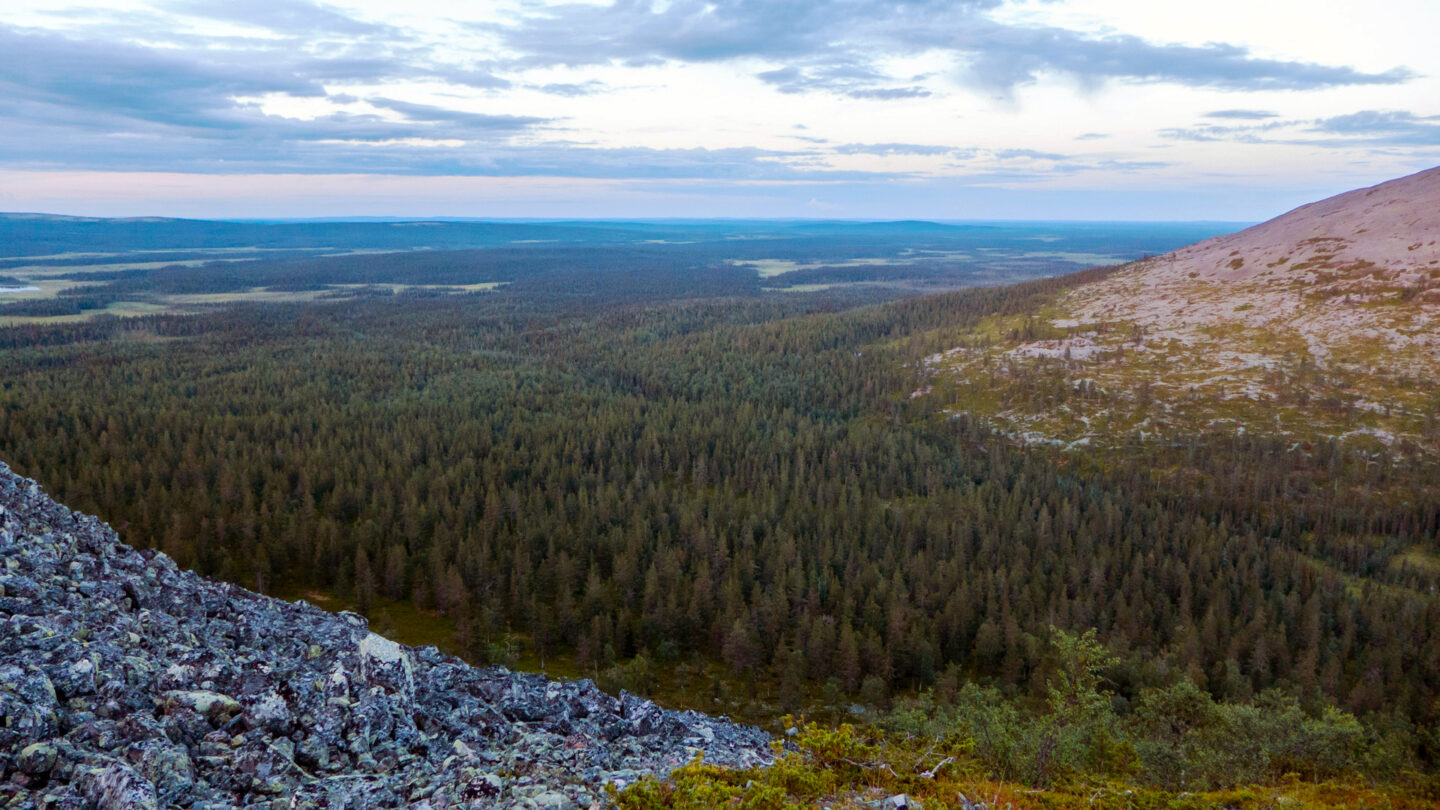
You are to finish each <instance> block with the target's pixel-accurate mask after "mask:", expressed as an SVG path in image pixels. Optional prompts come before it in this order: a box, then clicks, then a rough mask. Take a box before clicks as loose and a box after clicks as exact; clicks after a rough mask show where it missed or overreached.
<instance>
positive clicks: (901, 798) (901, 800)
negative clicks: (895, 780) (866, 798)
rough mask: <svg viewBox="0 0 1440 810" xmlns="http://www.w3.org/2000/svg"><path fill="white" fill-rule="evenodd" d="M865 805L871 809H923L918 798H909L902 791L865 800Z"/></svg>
mask: <svg viewBox="0 0 1440 810" xmlns="http://www.w3.org/2000/svg"><path fill="white" fill-rule="evenodd" d="M865 806H866V807H869V808H872V810H925V806H924V805H922V804H921V803H920V800H919V799H915V798H911V797H910V796H908V795H906V794H904V793H898V794H896V795H894V796H889V797H887V798H884V799H878V800H876V801H873V802H866V803H865Z"/></svg>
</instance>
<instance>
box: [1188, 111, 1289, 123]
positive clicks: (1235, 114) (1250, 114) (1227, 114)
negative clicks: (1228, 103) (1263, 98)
mask: <svg viewBox="0 0 1440 810" xmlns="http://www.w3.org/2000/svg"><path fill="white" fill-rule="evenodd" d="M1205 117H1206V118H1223V119H1229V120H1236V121H1264V120H1265V119H1267V118H1279V117H1280V114H1279V113H1273V112H1270V111H1269V110H1212V111H1211V112H1207V113H1205Z"/></svg>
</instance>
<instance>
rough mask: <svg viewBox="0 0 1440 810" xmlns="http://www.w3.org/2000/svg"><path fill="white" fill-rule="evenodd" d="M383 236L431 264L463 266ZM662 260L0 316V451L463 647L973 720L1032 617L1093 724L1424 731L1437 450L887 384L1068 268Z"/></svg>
mask: <svg viewBox="0 0 1440 810" xmlns="http://www.w3.org/2000/svg"><path fill="white" fill-rule="evenodd" d="M556 250H561V249H559V248H557V249H556ZM406 255H408V256H410V257H411V258H408V259H406V260H405V262H406V264H405V266H407V267H413V268H417V269H414V270H413V272H415V273H417V274H419V275H417V278H418V277H420V276H423V277H424V278H425V279H426V280H428V281H431V282H433V283H441V284H443V283H451V281H448V280H447V279H450V278H451V277H450V276H446V275H445V273H446V272H452V271H449V270H446V269H445V268H443V267H439V268H432V267H430V263H434V262H437V261H451V262H455V261H461V260H463V261H464V263H465V267H470V264H469V263H470V261H471V260H472V259H473V258H474V257H473V256H469V255H466V254H439V253H437V254H406ZM627 255H629V254H627ZM490 259H494V260H495V261H496V262H497V265H498V264H500V263H501V262H500V261H499V259H498V258H497V257H494V256H490V257H487V258H486V260H490ZM336 261H338V260H334V259H303V260H293V261H290V262H287V263H286V264H285V265H284V266H285V267H287V268H288V270H289V271H290V272H289V274H288V275H287V276H286V278H288V279H289V280H290V282H291V283H294V282H295V281H296V279H299V280H300V282H304V281H305V280H306V279H309V280H310V281H312V282H314V283H326V282H329V281H333V280H334V279H333V278H332V277H331V276H329V275H326V274H327V273H329V272H330V270H331V267H332V264H331V263H333V262H336ZM662 264H663V261H661V260H657V261H656V263H655V264H654V265H646V264H645V263H643V262H642V263H640V264H638V265H626V266H625V267H624V268H622V269H617V270H615V271H614V272H611V273H584V274H581V273H576V274H572V275H564V274H562V273H559V271H556V272H557V274H556V275H553V276H551V277H549V278H548V280H547V281H546V283H545V284H543V285H542V284H540V283H539V282H533V280H532V282H533V283H531V284H528V285H527V280H526V279H524V278H520V277H516V278H515V280H514V281H513V282H512V283H511V284H510V285H509V286H508V287H506V288H502V289H501V290H500V291H497V292H487V293H474V294H446V295H437V294H421V293H403V292H402V293H399V294H388V291H386V294H381V293H380V292H376V293H375V294H372V295H363V296H357V297H351V298H347V299H345V300H335V301H321V302H309V303H303V304H267V305H258V304H255V305H242V306H234V307H229V308H224V309H219V310H216V311H214V312H209V313H205V314H200V315H156V316H147V317H138V318H129V319H119V318H110V317H102V318H99V319H97V320H93V321H89V322H85V323H78V324H57V325H48V324H34V325H29V326H21V327H12V328H9V329H5V330H3V331H0V346H3V348H4V351H3V352H0V457H3V458H5V459H6V460H7V461H8V462H9V463H10V464H11V465H12V466H13V467H14V468H15V469H16V470H17V471H18V472H20V473H21V474H23V475H27V476H31V477H34V478H36V479H38V480H39V481H41V482H42V483H43V484H44V485H45V486H46V487H47V488H48V489H49V490H50V491H51V492H52V493H53V494H54V495H55V497H56V498H57V499H59V500H61V501H63V502H65V503H67V504H68V505H69V506H71V507H72V508H75V509H77V510H81V511H86V512H91V513H94V514H98V515H100V516H101V517H102V518H104V519H105V520H107V521H108V522H110V523H112V524H113V525H114V526H116V528H117V529H118V530H119V531H120V532H121V533H122V536H123V537H124V538H125V540H126V541H127V542H129V543H132V544H134V545H139V546H154V547H157V548H160V549H162V550H163V551H165V552H166V553H167V554H170V555H171V556H173V557H174V558H175V559H176V560H177V561H179V563H180V564H181V565H183V566H187V567H192V568H194V569H196V570H198V571H200V572H202V573H206V574H211V575H216V576H220V577H223V578H226V579H229V580H231V581H234V582H237V583H240V584H242V585H245V586H246V587H250V588H254V589H257V590H260V591H264V592H271V593H279V594H284V595H288V596H295V595H305V594H324V595H330V596H333V597H334V598H337V599H340V600H343V601H344V602H345V603H348V604H353V605H355V606H356V607H357V608H358V609H359V610H361V611H372V610H375V609H376V608H377V607H378V606H381V605H395V604H406V605H412V606H414V607H416V608H418V609H421V610H424V611H432V612H434V613H436V614H438V615H439V616H440V617H443V620H444V621H446V622H448V623H449V626H453V628H454V634H453V645H454V649H456V650H457V651H459V652H461V653H463V654H465V655H466V656H467V657H468V658H470V659H471V660H473V661H477V662H486V661H495V660H507V654H508V653H507V648H506V645H507V644H510V643H512V642H513V641H514V640H515V639H521V640H523V643H524V644H525V645H526V646H527V647H528V649H529V650H530V652H531V653H533V654H534V655H537V656H539V657H540V658H541V659H542V660H543V659H544V658H546V657H549V658H551V659H555V658H561V657H563V658H565V659H567V660H570V661H573V663H574V666H575V667H576V669H577V670H578V671H580V672H582V673H585V674H590V675H592V676H595V675H599V674H600V673H603V672H606V671H610V672H615V671H620V672H623V671H624V669H623V668H624V667H625V666H627V665H630V664H633V662H635V661H637V660H638V661H643V662H645V665H646V666H648V667H657V668H675V667H678V666H680V665H682V664H686V662H708V663H713V664H714V665H715V666H717V667H719V668H721V669H722V670H723V672H724V673H727V675H728V677H729V678H730V679H733V682H734V683H737V684H743V683H747V682H750V683H753V682H756V681H765V682H769V683H774V684H777V691H776V693H775V694H776V695H777V700H779V701H780V702H781V703H783V704H784V708H786V709H789V710H800V709H803V708H806V705H807V703H806V700H805V696H806V695H814V694H822V693H823V694H828V695H830V696H831V698H832V700H831V701H830V703H832V704H835V703H837V702H847V701H848V702H856V703H862V704H866V705H869V706H872V707H877V708H889V709H893V710H894V711H895V712H896V713H897V714H896V715H895V716H896V717H897V718H899V719H898V720H894V721H893V722H895V723H899V724H900V725H901V726H904V727H907V728H912V730H914V729H918V728H919V727H920V726H919V725H917V724H919V721H918V720H916V719H915V718H914V715H913V714H912V715H910V716H909V717H910V719H909V720H906V719H905V718H906V716H907V715H905V714H904V712H905V711H906V710H907V707H910V710H911V711H912V712H913V710H914V706H915V705H916V704H915V703H914V701H916V700H923V701H932V703H929V704H925V705H926V706H928V707H929V708H926V709H925V710H924V714H926V715H937V716H944V715H945V712H950V713H951V714H952V715H954V717H955V718H956V719H954V722H956V723H962V722H972V723H973V719H974V718H973V712H974V711H977V710H978V709H976V706H978V705H979V704H977V703H976V699H975V694H976V693H975V692H973V691H967V690H973V689H981V690H990V691H989V692H986V693H985V694H990V695H992V696H993V697H994V701H993V704H994V705H1002V706H1003V705H1011V704H1010V703H1007V701H1010V702H1013V705H1014V706H1016V707H1019V709H1017V710H1024V711H1038V712H1042V713H1043V712H1044V711H1045V707H1046V706H1047V705H1048V704H1047V702H1046V701H1047V699H1048V698H1047V695H1052V694H1053V689H1054V684H1055V677H1056V672H1057V669H1056V667H1057V660H1058V659H1057V657H1056V653H1055V649H1056V647H1055V639H1056V638H1057V636H1056V633H1068V634H1077V635H1078V634H1080V633H1084V632H1085V631H1087V630H1093V631H1094V633H1095V635H1094V636H1093V639H1095V640H1096V644H1097V645H1100V646H1101V647H1103V651H1104V653H1103V666H1097V668H1096V671H1097V672H1102V673H1103V681H1104V684H1105V694H1106V698H1105V701H1104V707H1103V709H1104V712H1109V713H1111V715H1110V716H1112V717H1113V718H1115V722H1117V723H1118V722H1121V721H1122V720H1123V721H1124V722H1127V723H1138V722H1139V720H1138V719H1136V718H1140V717H1150V718H1151V722H1152V725H1153V724H1158V723H1159V722H1160V721H1158V720H1155V717H1156V716H1157V715H1156V714H1155V712H1157V711H1160V709H1159V708H1157V706H1158V705H1159V704H1157V702H1156V701H1159V700H1161V698H1160V697H1156V696H1157V695H1162V696H1169V699H1171V700H1172V701H1189V702H1190V703H1189V704H1187V705H1192V704H1193V705H1201V708H1204V702H1205V701H1210V702H1212V703H1213V704H1214V705H1216V706H1220V707H1222V709H1215V710H1214V711H1231V709H1228V708H1223V707H1238V706H1270V707H1272V708H1273V709H1274V711H1275V712H1278V714H1275V715H1273V717H1281V716H1285V715H1284V712H1286V711H1293V712H1298V713H1299V714H1298V715H1293V716H1292V717H1308V718H1312V719H1316V718H1324V717H1327V716H1331V715H1327V714H1326V713H1327V712H1332V713H1333V712H1343V713H1345V714H1346V716H1350V715H1353V717H1355V718H1360V719H1361V720H1363V722H1364V723H1365V725H1364V729H1365V731H1364V732H1363V735H1362V736H1364V735H1368V736H1366V739H1368V740H1370V741H1371V742H1370V743H1368V745H1370V748H1367V750H1372V749H1374V747H1375V746H1379V745H1381V744H1382V743H1383V744H1384V745H1388V746H1390V747H1391V748H1392V749H1393V750H1394V751H1397V752H1399V753H1396V754H1394V756H1393V758H1392V759H1393V763H1392V770H1394V771H1395V772H1399V771H1401V770H1405V769H1420V770H1429V769H1433V768H1434V767H1435V763H1436V762H1437V760H1440V748H1437V745H1440V737H1437V735H1436V733H1435V731H1434V729H1435V728H1436V724H1437V721H1440V598H1437V595H1436V589H1437V587H1440V565H1436V564H1435V562H1434V560H1435V559H1436V557H1435V554H1436V552H1437V551H1440V548H1437V543H1436V539H1435V538H1436V536H1437V533H1440V493H1437V486H1436V485H1437V482H1440V476H1437V469H1436V466H1435V463H1434V462H1433V461H1431V460H1425V459H1417V458H1413V457H1412V458H1405V459H1399V458H1391V457H1388V456H1386V455H1385V454H1383V453H1380V454H1376V453H1373V452H1368V451H1367V452H1362V451H1360V450H1357V449H1355V448H1351V447H1348V446H1346V445H1344V444H1340V443H1320V444H1315V445H1311V446H1304V447H1299V446H1294V445H1293V444H1288V443H1286V442H1283V441H1280V440H1277V439H1271V438H1267V437H1265V436H1262V435H1254V434H1247V435H1236V434H1219V433H1217V434H1199V435H1186V436H1173V437H1167V438H1166V439H1165V440H1164V441H1156V440H1154V439H1148V440H1147V439H1142V438H1140V437H1138V436H1137V437H1133V438H1132V439H1131V440H1130V441H1128V442H1127V443H1126V444H1125V445H1124V446H1123V448H1121V450H1119V451H1115V452H1107V453H1093V454H1085V453H1074V452H1068V453H1067V452H1065V451H1062V450H1060V449H1056V448H1049V447H1044V446H1033V445H1032V446H1023V445H1020V444H1018V443H1016V442H1014V441H1013V440H1011V439H1009V438H1007V437H1006V436H1004V435H1001V434H998V433H996V432H994V431H992V430H990V429H989V428H988V427H987V425H986V423H985V422H984V420H983V419H979V418H975V417H972V416H970V415H965V414H950V413H945V412H943V411H939V410H936V409H935V408H934V406H933V405H929V404H926V401H925V400H923V399H915V398H912V397H911V396H910V395H911V392H913V391H915V390H916V389H917V388H919V387H920V386H923V385H924V384H925V383H926V376H925V370H924V368H923V364H922V363H921V360H922V358H924V357H925V356H927V355H929V354H932V353H934V352H935V351H938V350H940V349H943V348H947V347H948V346H950V345H954V344H953V341H954V340H955V339H956V335H959V334H962V333H965V332H966V330H968V329H970V328H971V327H973V326H974V324H975V323H977V322H978V321H979V320H980V319H983V318H987V317H994V316H996V315H1016V314H1023V313H1025V312H1028V311H1031V310H1032V309H1033V308H1034V307H1035V306H1036V305H1037V302H1040V301H1042V300H1045V298H1046V297H1047V296H1053V295H1054V294H1055V293H1056V292H1057V291H1058V290H1061V289H1064V288H1065V287H1066V286H1068V285H1072V284H1076V283H1080V282H1082V281H1084V280H1086V279H1087V278H1093V277H1095V276H1096V275H1097V274H1100V273H1104V272H1106V271H1104V270H1096V271H1089V272H1088V273H1082V274H1076V275H1071V276H1067V277H1062V278H1058V279H1047V280H1040V281H1032V282H1027V283H1024V284H1019V285H1013V286H1008V287H998V288H977V289H972V290H963V291H958V292H951V293H946V294H942V295H930V296H924V297H912V298H903V299H900V300H885V299H887V298H889V297H892V296H880V295H876V294H874V293H873V292H872V291H867V290H865V289H854V288H844V287H842V288H836V289H834V290H830V291H826V292H823V293H813V294H805V295H793V294H789V295H779V294H774V293H770V294H767V293H765V292H764V291H763V290H761V289H760V288H759V287H758V285H756V284H754V283H753V278H754V276H753V273H751V274H750V275H748V276H746V275H745V274H744V273H742V272H741V271H740V270H737V269H734V268H731V269H730V270H726V269H724V268H708V269H701V268H697V269H695V270H694V271H691V272H683V273H677V272H675V271H673V270H672V271H666V270H664V269H663V268H662V266H661V265H662ZM280 266H281V265H279V264H276V265H273V266H272V267H280ZM301 269H304V272H301V271H300V270H301ZM432 270H433V271H434V272H432ZM255 272H266V273H269V272H272V270H268V269H266V270H261V269H259V268H258V267H257V270H256V271H255ZM273 272H276V273H277V274H278V273H279V271H278V270H275V271H273ZM358 272H360V273H361V275H362V277H361V278H360V282H362V283H368V281H370V280H373V279H369V278H368V277H363V274H364V272H365V271H364V270H363V267H362V269H361V270H360V271H358ZM386 272H397V271H395V270H394V266H393V265H390V266H389V269H387V270H386ZM453 272H455V273H457V274H459V273H461V271H458V270H456V271H453ZM465 272H470V271H469V270H466V271H465ZM187 273H188V271H183V272H182V271H180V270H176V271H174V275H175V278H176V279H178V280H177V281H176V282H175V283H180V281H183V279H185V278H188V277H190V276H188V275H187ZM277 278H278V275H277ZM347 278H349V279H353V278H355V277H354V276H347ZM456 278H458V275H457V276H456ZM132 280H133V281H132ZM109 281H110V283H112V284H115V285H124V284H126V283H139V282H140V281H143V282H144V283H145V284H147V285H155V284H163V283H169V282H168V281H167V278H166V277H165V275H164V274H160V275H158V276H157V275H155V274H153V273H152V274H146V275H144V276H143V277H142V276H139V275H131V276H127V275H125V274H123V273H121V274H118V275H115V276H114V277H112V278H110V279H109ZM252 281H253V279H251V280H248V281H246V283H247V284H249V283H252ZM216 283H219V282H216ZM261 283H277V282H273V281H271V280H269V279H268V278H267V279H265V280H263V281H262V282H261ZM101 289H103V288H101ZM561 289H564V290H569V293H570V294H553V293H555V291H556V290H561ZM375 612H376V613H378V611H375ZM372 618H373V617H372ZM437 621H438V619H437ZM1059 638H1062V639H1063V638H1069V636H1060V637H1059ZM1097 649H1099V648H1098V647H1097ZM511 660H513V659H511ZM617 668H618V670H617ZM967 685H968V686H967ZM641 688H643V686H642V687H641ZM717 688H718V687H717ZM1167 690H1168V691H1167ZM1185 690H1190V691H1185ZM967 695H968V697H967ZM967 700H968V701H970V703H969V704H967V703H966V701H967ZM934 701H939V704H938V705H940V706H948V707H950V708H948V709H945V710H944V711H941V710H940V709H938V708H936V705H937V704H935V703H933V702H934ZM1265 701H1269V702H1268V703H1266V702H1265ZM966 705H969V706H970V707H971V708H970V711H971V713H972V714H971V715H965V714H964V712H965V706H966ZM987 705H989V704H987ZM1147 711H1148V712H1151V714H1149V715H1143V714H1137V713H1142V712H1147ZM1207 711H1209V710H1207ZM1257 711H1259V710H1258V709H1257ZM1219 716H1220V715H1215V717H1219ZM1237 716H1238V715H1237ZM1266 716H1270V715H1266ZM966 717H970V720H965V718H966ZM1272 719H1273V718H1272ZM1018 722H1019V721H1018V720H1016V721H1014V723H1018ZM1215 722H1216V723H1219V722H1220V721H1219V720H1216V721H1215ZM1237 722H1238V721H1237ZM1276 722H1280V721H1276ZM1316 722H1319V720H1316ZM907 724H908V725H907ZM1017 727H1018V726H1017ZM1077 727H1078V726H1077ZM1217 727H1218V726H1217ZM1357 728H1359V727H1358V726H1357ZM1355 733H1356V734H1360V732H1358V731H1357V732H1355ZM1176 744H1177V745H1178V742H1177V743H1176ZM1387 750H1389V749H1387ZM1030 760H1031V761H1033V757H1031V758H1030ZM996 761H997V762H998V761H1000V759H999V758H997V760H996ZM1087 767H1094V768H1101V769H1102V770H1103V768H1102V767H1101V765H1093V764H1092V766H1087ZM1106 767H1108V766H1106ZM1277 768H1279V766H1278V765H1277ZM1283 772H1284V771H1283V770H1281V771H1278V772H1277V773H1275V774H1268V773H1267V774H1262V775H1261V776H1259V777H1257V778H1268V777H1269V776H1276V777H1278V776H1279V775H1280V773H1283ZM1157 773H1158V771H1157ZM1000 776H1005V775H1004V774H1000ZM1007 778H1017V779H1020V780H1022V781H1029V782H1032V783H1044V782H1045V781H1046V779H1043V778H1039V777H1037V776H1036V775H1035V774H1034V773H1017V774H1012V775H1009V777H1007ZM1153 778H1154V779H1155V780H1156V781H1157V782H1160V781H1163V780H1162V778H1161V776H1154V777H1153ZM1221 781H1223V780H1221Z"/></svg>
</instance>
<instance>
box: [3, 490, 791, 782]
mask: <svg viewBox="0 0 1440 810" xmlns="http://www.w3.org/2000/svg"><path fill="white" fill-rule="evenodd" d="M697 752H703V754H704V756H705V759H706V761H707V762H711V763H715V764H720V765H735V766H742V767H743V766H749V765H757V764H764V763H767V762H769V761H770V747H769V738H768V737H767V735H765V734H764V733H763V732H761V731H759V730H758V729H754V728H749V727H745V726H737V725H735V724H733V723H731V722H729V721H727V720H717V719H713V718H710V717H706V716H704V715H702V714H699V713H696V712H672V711H667V710H665V709H662V708H660V707H659V706H656V705H655V704H654V703H652V702H650V701H648V700H644V699H642V698H639V697H636V696H634V695H630V694H623V693H622V694H621V696H620V697H618V698H617V697H613V696H611V695H608V694H606V693H604V692H602V691H601V690H600V689H598V688H597V687H596V686H595V684H594V683H592V682H590V681H573V682H556V681H550V680H547V679H546V678H544V677H542V676H539V675H525V674H519V673H513V672H510V671H508V670H505V669H503V668H500V667H492V668H489V669H477V668H474V667H470V666H468V665H466V664H465V663H464V662H462V661H460V660H458V659H456V658H453V657H450V656H447V655H444V654H442V653H440V652H439V651H438V650H436V649H435V648H433V647H426V648H421V649H412V648H409V647H405V646H402V645H400V644H396V643H395V642H393V641H391V640H389V639H386V638H384V637H382V636H379V635H376V634H374V633H372V632H370V629H369V627H368V625H367V623H366V621H365V619H364V618H363V617H360V616H357V615H355V614H353V613H342V614H339V615H333V614H330V613H326V612H325V611H323V610H320V609H319V608H316V607H314V606H311V605H308V604H305V603H303V602H299V603H294V604H291V603H287V602H281V601H278V600H275V599H270V598H267V597H263V596H260V595H257V594H254V593H251V592H249V591H246V590H244V589H242V588H238V587H235V586H233V585H228V584H225V583H220V582H214V581H211V580H207V579H204V578H202V577H199V576H197V575H195V574H194V573H191V572H188V571H181V570H180V569H179V568H177V567H176V566H175V564H174V562H173V561H171V560H170V559H169V558H168V557H166V556H165V555H163V554H158V553H156V552H154V551H149V550H143V551H137V550H134V549H131V548H129V547H127V546H124V545H121V544H120V543H119V542H118V541H117V539H116V537H115V533H114V532H113V531H111V530H110V528H109V527H108V526H105V525H104V524H103V523H101V522H100V521H99V520H97V519H95V518H93V517H89V516H85V515H79V514H75V513H72V512H70V510H68V509H66V508H65V507H63V506H60V505H59V504H56V503H55V502H54V501H52V500H50V499H49V498H47V497H45V495H44V494H43V493H42V492H41V491H40V489H39V487H37V486H36V485H35V484H34V483H33V482H30V481H27V480H25V479H23V478H19V477H17V476H15V475H13V474H12V473H11V472H10V470H9V468H8V467H6V466H5V465H4V464H0V805H3V806H5V807H7V808H9V807H16V808H39V807H53V808H102V809H103V808H127V809H131V810H136V809H143V808H158V807H177V806H178V807H191V808H215V809H216V810H218V809H219V808H228V807H239V806H246V807H285V808H290V807H331V808H347V810H364V809H365V808H379V807H417V808H432V810H441V808H492V807H498V808H507V807H508V808H521V807H524V808H576V807H590V806H592V805H594V804H597V803H599V804H604V803H605V801H606V799H605V794H604V792H603V789H602V788H603V785H604V784H605V783H607V782H610V783H616V784H620V785H625V784H629V783H631V782H633V781H635V780H638V779H640V778H642V777H643V776H646V775H651V774H654V775H664V774H666V773H668V772H669V771H670V770H671V769H673V768H675V767H678V766H680V765H683V764H685V763H686V762H688V761H689V760H690V759H691V758H692V757H693V756H694V754H695V753H697Z"/></svg>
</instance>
